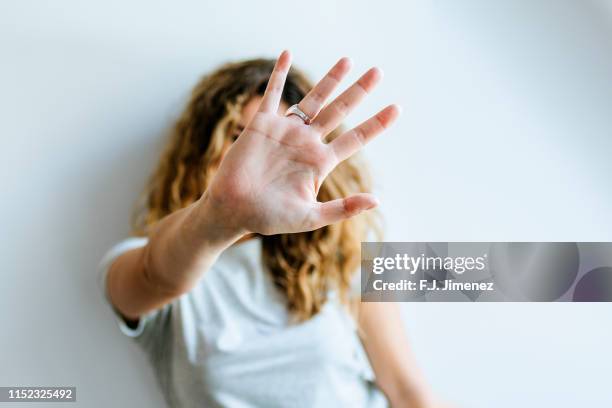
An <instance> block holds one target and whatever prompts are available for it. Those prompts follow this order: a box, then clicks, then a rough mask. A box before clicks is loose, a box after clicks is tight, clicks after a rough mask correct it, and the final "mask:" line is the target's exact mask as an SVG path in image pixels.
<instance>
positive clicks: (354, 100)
mask: <svg viewBox="0 0 612 408" xmlns="http://www.w3.org/2000/svg"><path fill="white" fill-rule="evenodd" d="M381 78H382V71H381V70H380V69H378V68H371V69H369V70H368V71H367V72H366V73H365V74H363V75H362V76H361V78H359V79H358V80H357V82H355V83H354V84H353V85H351V86H350V87H349V88H348V89H347V90H346V91H344V92H343V93H342V94H340V96H338V97H337V98H336V99H334V100H333V101H332V102H331V103H330V104H329V105H327V106H326V107H325V108H323V110H321V112H320V113H319V114H318V115H317V116H316V117H315V119H314V121H313V122H312V125H313V126H315V127H317V128H318V129H319V130H320V131H321V132H322V134H323V135H326V134H328V133H329V132H331V131H332V130H334V129H335V128H337V127H338V126H339V125H340V123H342V121H343V120H344V118H345V117H346V115H348V114H349V113H350V112H351V111H352V110H353V109H354V108H355V107H356V106H357V105H358V104H359V102H361V100H362V99H363V98H364V97H365V96H366V95H367V94H368V93H369V92H370V91H372V89H374V87H375V86H376V84H377V83H378V82H379V81H380V79H381Z"/></svg>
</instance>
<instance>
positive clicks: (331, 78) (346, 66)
mask: <svg viewBox="0 0 612 408" xmlns="http://www.w3.org/2000/svg"><path fill="white" fill-rule="evenodd" d="M351 65H352V63H351V60H350V59H349V58H346V57H344V58H341V59H340V60H339V61H338V62H336V64H335V65H334V66H333V67H332V68H331V69H330V70H329V72H328V73H327V74H326V75H325V76H324V77H323V79H321V80H320V81H319V83H317V84H316V85H315V86H314V88H312V89H311V90H310V92H308V94H307V95H306V96H305V97H304V99H302V100H301V101H300V103H299V104H298V105H299V107H300V109H301V110H302V112H304V113H305V114H307V115H308V116H310V117H311V118H314V117H315V116H317V113H319V110H321V108H322V107H323V104H324V103H325V101H326V100H327V98H329V96H330V95H331V94H332V92H334V89H336V87H337V86H338V84H339V83H340V81H342V78H344V77H345V76H346V74H347V73H348V72H349V71H350V69H351Z"/></svg>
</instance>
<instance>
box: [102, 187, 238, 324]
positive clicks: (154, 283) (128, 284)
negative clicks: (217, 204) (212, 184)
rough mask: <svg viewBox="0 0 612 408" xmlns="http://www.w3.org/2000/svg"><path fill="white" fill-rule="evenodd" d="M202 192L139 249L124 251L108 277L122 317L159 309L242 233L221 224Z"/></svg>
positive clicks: (133, 318) (161, 226) (197, 277)
mask: <svg viewBox="0 0 612 408" xmlns="http://www.w3.org/2000/svg"><path fill="white" fill-rule="evenodd" d="M208 204H209V203H208V199H207V197H206V195H204V196H203V198H202V199H201V200H200V201H198V202H197V203H196V204H193V205H190V206H188V207H186V208H184V209H182V210H179V211H176V212H175V213H173V214H171V215H169V216H167V217H166V218H164V219H163V220H162V221H160V223H159V224H158V225H157V226H156V228H155V230H154V231H153V233H152V234H151V237H150V239H149V242H148V244H147V245H146V246H145V247H143V248H138V249H134V250H132V251H129V252H126V253H125V254H123V255H121V256H120V257H118V258H117V260H116V261H115V262H114V263H113V264H112V265H111V267H110V270H109V271H108V277H107V289H108V294H109V297H110V299H111V302H112V303H113V306H114V307H115V308H116V309H117V310H119V311H120V312H121V314H122V315H123V316H124V317H125V318H126V319H127V320H137V319H138V318H139V317H140V316H142V315H143V314H145V313H147V312H149V311H151V310H155V309H158V308H160V307H162V306H163V305H165V304H166V303H169V302H170V301H172V299H174V298H176V297H178V296H180V295H181V294H183V293H185V292H188V291H189V290H190V289H191V287H192V286H193V285H194V284H195V283H196V282H197V280H198V279H199V277H200V276H201V275H202V273H204V272H205V271H206V270H208V268H209V266H210V265H212V263H213V262H214V261H215V259H216V258H217V257H218V256H219V254H220V253H221V252H222V251H223V250H224V249H225V248H227V247H228V246H229V245H231V244H232V243H233V242H235V241H236V240H237V239H238V238H239V237H240V236H241V234H242V231H241V230H239V229H231V230H230V229H223V227H222V226H220V225H216V224H214V223H210V222H208V220H215V219H216V218H217V215H216V213H215V211H214V208H213V207H212V206H210V205H208Z"/></svg>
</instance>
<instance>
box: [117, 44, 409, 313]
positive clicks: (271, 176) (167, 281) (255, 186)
mask: <svg viewBox="0 0 612 408" xmlns="http://www.w3.org/2000/svg"><path fill="white" fill-rule="evenodd" d="M290 59H291V58H290V55H289V53H288V52H283V53H282V54H281V56H280V57H279V59H278V61H277V63H276V66H275V68H274V70H273V72H272V75H271V76H270V80H269V82H268V86H267V88H266V91H265V93H264V96H263V98H262V101H261V104H260V107H259V110H258V111H257V113H256V114H255V115H254V116H253V119H252V120H251V121H250V122H249V123H248V124H247V125H246V126H245V129H244V131H243V132H242V133H241V134H240V136H239V137H238V139H237V140H236V142H235V143H234V144H233V145H232V147H231V148H230V149H229V151H228V153H227V155H226V156H225V157H224V158H223V161H222V162H221V164H220V166H219V169H218V170H217V172H216V174H215V177H214V178H213V180H212V182H211V184H210V186H209V187H208V189H207V190H206V192H205V193H204V195H203V196H202V197H201V198H200V199H199V200H198V201H197V202H195V203H194V204H192V205H190V206H189V207H186V208H184V209H182V210H180V211H177V212H175V213H173V214H171V215H169V216H168V217H166V218H164V219H163V220H162V221H160V222H159V224H158V225H157V226H156V228H155V230H154V231H153V232H152V233H151V234H150V237H149V243H148V244H147V245H146V246H145V247H144V248H142V249H136V250H133V251H129V252H127V253H125V254H123V255H121V256H120V257H118V258H117V260H116V261H115V262H114V263H113V265H111V267H110V270H109V274H108V277H107V289H108V294H109V297H110V299H111V302H112V303H113V306H114V307H115V308H116V309H117V310H118V311H119V312H120V313H121V314H123V316H124V317H125V318H127V319H128V320H137V319H138V318H139V317H140V316H142V315H143V314H144V313H147V312H149V311H151V310H155V309H157V308H160V307H161V306H163V305H164V304H167V303H169V302H170V301H172V299H174V298H176V297H178V296H180V295H182V294H183V293H186V292H188V291H189V290H190V289H191V288H192V287H193V286H194V285H195V284H196V282H197V281H198V279H199V278H200V277H201V275H202V274H203V273H205V272H206V271H207V270H208V268H209V267H210V266H211V265H212V263H213V262H214V261H215V259H216V258H217V257H218V256H219V254H220V253H221V252H222V251H223V250H224V249H225V248H227V247H228V246H229V245H231V244H232V243H233V242H235V241H236V240H237V239H239V238H240V237H241V236H243V235H244V234H248V233H258V234H265V235H269V234H282V233H295V232H302V231H311V230H315V229H318V228H321V227H323V226H326V225H329V224H332V223H335V222H338V221H341V220H344V219H346V218H349V217H352V216H354V215H357V214H359V213H360V212H362V211H365V210H368V209H370V208H373V207H375V206H376V204H377V201H376V199H375V198H374V197H373V196H372V195H371V194H365V193H362V194H355V195H353V196H350V197H346V198H342V199H337V200H333V201H329V202H318V201H317V193H318V189H319V186H320V185H321V183H322V182H323V180H324V179H325V178H326V177H327V175H328V174H329V173H330V172H331V171H332V170H333V169H334V168H335V167H336V166H337V165H338V163H340V162H341V161H343V160H345V159H347V158H348V157H350V156H352V155H353V154H354V153H355V152H357V151H358V150H359V149H361V148H362V147H363V146H364V145H365V144H366V143H367V142H369V141H370V140H372V139H373V138H374V137H375V136H377V135H378V134H380V133H381V132H382V131H383V130H385V128H386V127H387V126H389V125H390V124H391V123H392V122H393V121H394V120H395V119H396V118H397V116H398V114H399V110H398V107H397V106H395V105H390V106H387V107H386V108H384V109H383V110H381V111H380V112H378V113H377V114H376V115H374V116H373V117H371V118H370V119H368V120H366V121H365V122H363V123H362V124H360V125H359V126H357V127H355V128H354V129H351V130H349V131H347V132H345V133H344V134H342V135H340V136H338V137H337V138H336V139H334V140H333V141H331V142H329V143H325V141H324V140H325V136H326V135H328V134H329V133H330V132H332V131H333V130H334V129H336V128H337V127H338V125H339V124H340V123H341V122H342V120H343V119H344V118H345V116H346V115H347V114H348V113H350V111H351V110H352V109H354V108H355V107H356V106H357V105H358V104H359V102H360V101H361V100H362V99H363V98H364V97H365V96H366V95H367V93H368V92H370V91H371V90H372V89H373V88H374V87H375V86H376V84H377V83H378V81H379V80H380V77H381V73H380V71H379V70H378V69H376V68H373V69H370V70H369V71H367V72H366V73H365V74H364V75H362V76H361V77H360V78H359V80H358V81H357V82H356V83H355V84H353V85H352V86H350V87H349V88H348V89H346V90H345V91H344V92H343V93H342V94H341V95H340V96H338V97H337V98H336V99H335V100H334V101H332V102H331V103H329V104H328V105H326V106H325V107H323V105H324V103H325V100H326V99H327V98H328V97H329V96H330V95H331V94H332V93H333V91H334V89H335V87H336V86H337V84H338V83H339V81H340V80H341V79H342V78H343V77H344V76H345V75H346V73H347V72H348V70H349V68H350V61H349V60H348V59H345V58H343V59H341V60H340V61H338V63H337V64H336V65H334V67H332V69H331V70H330V71H329V73H328V74H327V75H326V76H325V77H324V78H323V79H322V80H321V81H320V82H319V83H318V84H317V85H316V86H315V87H314V88H313V90H312V91H311V92H310V93H309V94H308V95H306V97H305V98H304V99H303V100H302V101H301V102H300V104H299V106H300V109H301V110H302V111H304V112H305V113H306V114H307V115H308V116H309V117H310V118H313V119H312V122H311V123H309V124H306V123H304V121H303V120H302V119H300V118H298V117H296V116H294V115H291V116H284V115H279V114H278V108H279V104H280V100H281V95H282V90H283V87H284V83H285V78H286V76H287V72H288V70H289V66H290V63H291V61H290Z"/></svg>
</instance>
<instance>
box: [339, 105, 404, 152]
mask: <svg viewBox="0 0 612 408" xmlns="http://www.w3.org/2000/svg"><path fill="white" fill-rule="evenodd" d="M400 112H401V108H400V107H399V106H398V105H389V106H387V107H386V108H384V109H383V110H381V111H380V112H378V113H377V114H376V115H374V116H372V117H371V118H370V119H368V120H366V121H365V122H363V123H362V124H360V125H359V126H357V127H355V128H353V129H351V130H349V131H347V132H345V133H343V134H341V135H340V136H338V137H337V138H335V139H334V140H332V141H331V142H330V143H329V146H330V147H331V148H332V149H333V152H334V154H335V155H336V158H337V159H338V162H341V161H343V160H345V159H347V158H349V157H350V156H352V155H353V154H355V152H357V151H358V150H359V149H361V148H362V147H363V146H365V145H366V143H368V142H370V141H371V140H372V139H374V138H375V137H376V136H377V135H379V134H380V133H382V131H383V130H385V129H386V128H388V127H389V126H391V124H392V123H393V122H395V120H396V119H397V117H398V116H399V114H400Z"/></svg>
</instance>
